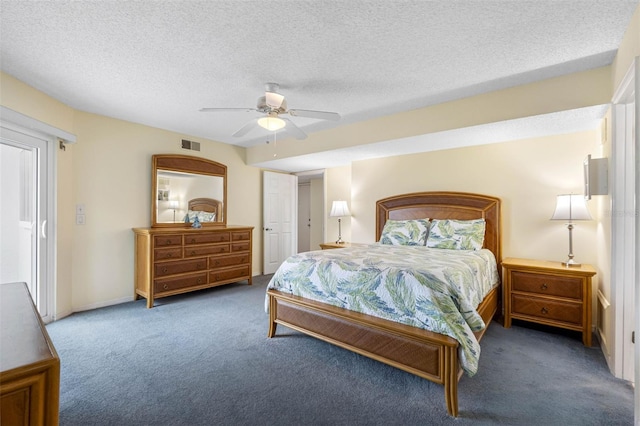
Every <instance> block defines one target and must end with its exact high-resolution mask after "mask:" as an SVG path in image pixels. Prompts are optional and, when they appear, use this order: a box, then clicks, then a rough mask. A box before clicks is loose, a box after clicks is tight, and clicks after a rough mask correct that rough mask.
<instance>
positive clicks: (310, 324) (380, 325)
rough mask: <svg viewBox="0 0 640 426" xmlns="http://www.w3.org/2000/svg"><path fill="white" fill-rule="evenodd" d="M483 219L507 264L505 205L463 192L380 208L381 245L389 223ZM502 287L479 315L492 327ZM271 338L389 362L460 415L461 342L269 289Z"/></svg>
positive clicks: (490, 245)
mask: <svg viewBox="0 0 640 426" xmlns="http://www.w3.org/2000/svg"><path fill="white" fill-rule="evenodd" d="M421 218H431V219H462V220H469V219H478V218H483V219H485V221H486V231H485V240H484V247H485V248H487V249H489V250H491V251H492V252H493V253H494V255H495V256H496V260H497V262H498V271H499V272H500V262H501V260H502V257H501V255H502V252H501V239H500V200H499V199H498V198H495V197H490V196H486V195H480V194H471V193H461V192H420V193H412V194H404V195H398V196H394V197H389V198H385V199H382V200H379V201H378V202H377V203H376V241H378V240H379V239H380V234H381V233H382V229H383V227H384V224H385V222H386V221H387V220H388V219H394V220H401V219H421ZM499 289H500V286H498V287H496V288H495V289H493V290H492V291H491V292H490V293H489V294H488V295H487V296H486V297H485V299H484V300H483V301H482V302H481V303H480V305H479V307H478V312H479V313H480V315H481V316H482V318H483V320H484V321H485V323H486V324H487V327H485V329H484V330H482V331H481V332H478V333H476V337H477V338H478V339H480V338H481V337H482V335H483V334H484V332H485V330H486V329H487V328H488V326H489V323H490V322H491V319H492V318H493V316H494V315H495V314H496V312H498V306H499V300H500V290H499ZM267 294H268V296H269V333H268V336H269V337H273V336H275V333H276V327H277V324H282V325H284V326H286V327H288V328H291V329H293V330H297V331H300V332H302V333H305V334H308V335H310V336H313V337H316V338H318V339H321V340H324V341H326V342H329V343H333V344H335V345H337V346H340V347H342V348H345V349H348V350H350V351H353V352H356V353H358V354H361V355H364V356H367V357H370V358H372V359H375V360H377V361H380V362H384V363H386V364H389V365H391V366H394V367H397V368H399V369H401V370H404V371H407V372H409V373H412V374H415V375H417V376H419V377H423V378H425V379H427V380H430V381H432V382H435V383H439V384H442V385H444V394H445V402H446V405H447V411H448V412H449V414H450V415H452V416H457V415H458V380H459V379H460V377H461V375H462V369H461V368H460V364H459V361H458V346H459V343H458V341H456V340H455V339H453V338H451V337H448V336H445V335H442V334H438V333H434V332H431V331H427V330H423V329H420V328H416V327H411V326H408V325H404V324H400V323H395V322H392V321H389V320H384V319H381V318H376V317H373V316H370V315H365V314H361V313H358V312H353V311H349V310H347V309H343V308H338V307H335V306H331V305H327V304H324V303H319V302H316V301H313V300H309V299H305V298H303V297H299V296H292V295H289V294H285V293H282V292H279V291H277V290H268V291H267Z"/></svg>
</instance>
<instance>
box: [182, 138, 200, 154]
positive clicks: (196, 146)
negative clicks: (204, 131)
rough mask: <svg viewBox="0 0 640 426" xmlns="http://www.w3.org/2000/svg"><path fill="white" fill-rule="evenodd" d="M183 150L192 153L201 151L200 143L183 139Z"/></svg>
mask: <svg viewBox="0 0 640 426" xmlns="http://www.w3.org/2000/svg"><path fill="white" fill-rule="evenodd" d="M182 148H183V149H190V150H191V151H200V142H193V141H188V140H186V139H182Z"/></svg>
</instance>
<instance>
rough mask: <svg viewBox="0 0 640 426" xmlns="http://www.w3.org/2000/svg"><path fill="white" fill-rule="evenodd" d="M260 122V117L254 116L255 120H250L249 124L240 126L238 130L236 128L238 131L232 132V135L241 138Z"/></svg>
mask: <svg viewBox="0 0 640 426" xmlns="http://www.w3.org/2000/svg"><path fill="white" fill-rule="evenodd" d="M257 123H258V119H257V118H254V119H253V120H251V121H249V122H248V123H247V124H245V125H244V126H242V127H240V128H239V129H238V130H236V132H235V133H234V134H232V135H231V136H234V137H236V138H239V137H241V136H244V135H246V134H247V133H249V131H250V130H251V129H253V128H254V127H255V126H256V124H257Z"/></svg>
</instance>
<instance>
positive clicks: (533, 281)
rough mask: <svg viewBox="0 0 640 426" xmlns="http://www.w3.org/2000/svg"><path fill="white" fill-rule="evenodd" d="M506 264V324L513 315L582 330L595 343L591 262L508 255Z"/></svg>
mask: <svg viewBox="0 0 640 426" xmlns="http://www.w3.org/2000/svg"><path fill="white" fill-rule="evenodd" d="M502 267H503V268H504V273H503V286H502V291H503V304H504V326H505V327H506V328H509V327H511V320H512V319H519V320H524V321H530V322H535V323H539V324H545V325H551V326H554V327H562V328H566V329H569V330H576V331H579V332H581V333H582V343H583V344H584V345H585V346H591V303H592V300H591V293H592V291H591V279H592V277H593V276H594V275H595V274H596V270H595V269H594V268H593V267H592V266H591V265H586V264H583V265H582V266H578V267H566V266H563V265H562V264H561V263H560V262H549V261H543V260H530V259H514V258H507V259H504V260H503V261H502Z"/></svg>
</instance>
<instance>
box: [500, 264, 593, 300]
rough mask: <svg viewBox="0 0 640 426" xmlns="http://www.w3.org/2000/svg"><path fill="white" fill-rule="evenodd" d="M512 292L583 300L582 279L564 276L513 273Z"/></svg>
mask: <svg viewBox="0 0 640 426" xmlns="http://www.w3.org/2000/svg"><path fill="white" fill-rule="evenodd" d="M511 291H520V292H527V293H537V294H541V295H548V296H557V297H566V298H568V299H576V300H582V298H583V295H582V279H581V278H576V277H565V276H562V275H547V274H540V273H530V272H522V271H511Z"/></svg>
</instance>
